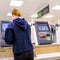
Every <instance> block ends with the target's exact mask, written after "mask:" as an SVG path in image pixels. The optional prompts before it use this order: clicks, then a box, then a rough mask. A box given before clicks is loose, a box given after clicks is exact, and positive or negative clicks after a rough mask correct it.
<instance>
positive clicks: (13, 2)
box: [10, 0, 23, 6]
mask: <svg viewBox="0 0 60 60" xmlns="http://www.w3.org/2000/svg"><path fill="white" fill-rule="evenodd" d="M22 4H23V1H15V0H11V2H10V6H22Z"/></svg>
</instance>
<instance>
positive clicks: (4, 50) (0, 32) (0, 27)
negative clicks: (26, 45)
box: [0, 21, 13, 58]
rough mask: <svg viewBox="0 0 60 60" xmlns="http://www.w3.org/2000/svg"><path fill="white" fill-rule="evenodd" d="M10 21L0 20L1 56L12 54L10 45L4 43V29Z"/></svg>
mask: <svg viewBox="0 0 60 60" xmlns="http://www.w3.org/2000/svg"><path fill="white" fill-rule="evenodd" d="M9 22H10V21H0V56H1V58H3V57H11V56H13V54H12V46H11V45H7V44H6V43H5V40H4V38H5V30H6V28H7V26H8V24H9Z"/></svg>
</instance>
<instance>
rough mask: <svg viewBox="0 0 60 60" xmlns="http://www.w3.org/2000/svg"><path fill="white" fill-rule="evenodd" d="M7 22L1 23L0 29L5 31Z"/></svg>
mask: <svg viewBox="0 0 60 60" xmlns="http://www.w3.org/2000/svg"><path fill="white" fill-rule="evenodd" d="M8 24H9V23H2V31H5V30H6V28H7V27H8Z"/></svg>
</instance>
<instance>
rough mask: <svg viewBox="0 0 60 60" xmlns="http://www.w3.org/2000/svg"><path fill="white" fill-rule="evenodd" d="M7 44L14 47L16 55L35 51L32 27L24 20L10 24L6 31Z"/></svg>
mask: <svg viewBox="0 0 60 60" xmlns="http://www.w3.org/2000/svg"><path fill="white" fill-rule="evenodd" d="M5 42H6V43H7V44H12V45H13V52H14V54H18V53H23V52H26V51H30V50H33V46H32V43H31V29H30V25H29V24H28V23H27V21H26V20H25V19H24V18H16V19H14V20H13V22H10V23H9V25H8V28H7V29H6V31H5Z"/></svg>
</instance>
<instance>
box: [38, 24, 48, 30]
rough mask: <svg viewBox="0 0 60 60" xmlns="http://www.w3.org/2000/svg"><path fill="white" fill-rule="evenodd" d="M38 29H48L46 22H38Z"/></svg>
mask: <svg viewBox="0 0 60 60" xmlns="http://www.w3.org/2000/svg"><path fill="white" fill-rule="evenodd" d="M38 30H40V31H48V30H49V28H48V26H47V24H39V25H38Z"/></svg>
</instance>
